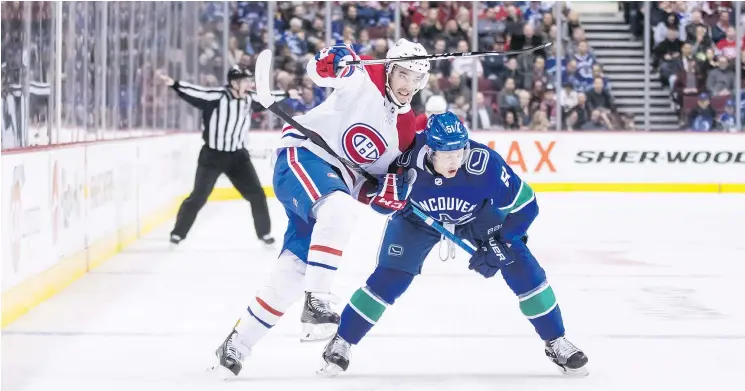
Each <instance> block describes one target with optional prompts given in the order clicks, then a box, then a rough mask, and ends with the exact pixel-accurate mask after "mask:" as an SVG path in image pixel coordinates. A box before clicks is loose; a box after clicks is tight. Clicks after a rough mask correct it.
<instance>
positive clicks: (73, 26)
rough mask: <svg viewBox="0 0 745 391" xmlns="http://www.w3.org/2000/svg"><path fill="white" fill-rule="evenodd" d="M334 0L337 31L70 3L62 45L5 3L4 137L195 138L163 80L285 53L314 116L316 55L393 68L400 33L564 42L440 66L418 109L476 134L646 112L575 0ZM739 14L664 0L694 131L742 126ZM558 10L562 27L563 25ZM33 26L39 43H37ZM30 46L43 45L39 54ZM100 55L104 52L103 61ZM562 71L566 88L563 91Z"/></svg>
mask: <svg viewBox="0 0 745 391" xmlns="http://www.w3.org/2000/svg"><path fill="white" fill-rule="evenodd" d="M328 4H331V5H330V10H331V11H330V20H331V23H330V26H329V25H327V23H326V18H327V17H328V15H327V12H328V9H327V8H326V7H327V3H325V2H288V1H283V2H276V3H272V4H270V3H269V2H261V1H259V2H249V1H231V2H210V1H207V2H194V3H189V2H187V3H178V2H177V3H147V2H142V3H137V2H134V3H132V2H108V3H106V4H104V3H103V2H93V3H85V2H79V1H78V2H62V3H61V7H62V8H61V16H62V21H60V23H61V29H62V32H63V37H56V34H55V33H54V28H53V27H54V23H52V22H53V18H54V17H55V15H56V13H55V11H54V9H53V8H52V3H51V2H38V3H23V2H4V3H3V7H2V8H3V12H2V26H3V27H2V35H3V45H2V59H3V64H2V65H3V71H2V76H3V103H4V104H3V129H2V131H3V136H4V140H8V141H9V142H11V141H12V143H20V144H24V143H28V141H27V133H33V132H36V133H37V134H40V133H44V132H45V131H44V130H43V128H50V129H51V128H52V127H55V126H63V127H69V128H74V129H83V132H86V131H87V132H91V131H95V130H96V129H102V128H105V129H114V130H116V129H130V130H131V129H140V128H141V129H153V128H154V129H187V130H192V129H191V128H190V124H196V121H195V117H194V116H195V114H194V113H193V112H192V111H191V110H186V107H185V105H184V104H183V102H180V101H179V100H178V99H175V98H173V97H172V96H171V95H169V94H168V91H167V89H166V88H165V87H164V86H161V85H159V84H158V83H157V82H156V80H157V78H156V77H155V75H156V74H157V73H165V74H170V75H173V76H174V77H177V78H182V79H185V80H189V81H192V82H196V83H200V84H203V85H207V86H218V85H221V84H223V83H224V78H225V70H226V69H227V68H228V67H229V66H232V65H235V64H239V65H243V66H246V67H249V68H252V67H253V64H254V61H255V57H256V55H257V54H258V53H259V52H260V51H261V50H263V49H265V48H268V47H271V48H273V49H274V51H275V63H274V70H275V71H274V72H275V73H274V79H275V86H276V87H277V89H280V90H284V91H288V93H289V94H288V95H289V98H288V99H286V100H285V101H284V102H283V105H285V108H286V110H287V111H290V112H291V113H293V114H301V113H304V112H307V111H308V110H310V109H312V108H313V107H315V106H317V105H318V104H320V103H321V102H323V101H324V99H325V98H326V95H327V94H328V93H329V91H328V90H326V89H323V88H319V87H318V86H315V85H314V84H313V82H312V81H311V80H310V78H309V77H308V76H306V75H305V65H306V63H307V61H308V60H309V59H310V58H311V57H312V56H313V55H314V53H315V52H316V51H318V50H319V49H321V48H323V47H325V46H327V45H328V44H329V43H333V42H335V41H337V40H342V41H344V42H345V43H347V44H349V45H351V46H352V47H353V48H354V50H355V51H356V52H357V53H358V54H360V55H368V56H372V57H374V58H383V57H385V55H386V52H387V51H388V48H389V47H390V46H391V45H393V43H394V42H395V38H396V36H397V32H398V33H399V34H400V36H401V37H405V38H408V39H409V40H412V41H414V42H419V43H421V44H422V45H423V46H424V47H425V48H426V49H427V51H428V52H429V53H445V52H467V51H507V50H519V49H524V48H529V47H533V46H537V45H540V44H542V43H545V42H554V43H556V42H557V40H559V39H561V40H562V47H563V50H562V53H561V54H560V55H559V54H557V52H556V50H557V45H552V46H550V47H549V48H548V49H546V50H543V51H535V52H532V53H526V54H521V55H517V56H509V57H505V56H491V57H482V58H478V59H474V58H457V59H452V60H441V61H435V62H432V76H431V77H430V78H429V84H428V85H427V86H426V88H424V89H423V90H422V91H420V92H419V94H417V96H416V97H415V100H414V102H413V105H412V106H413V108H414V111H415V112H416V113H417V114H419V113H423V112H425V106H426V103H427V102H428V101H429V100H430V99H431V98H432V97H438V99H437V100H438V101H439V98H441V97H442V98H445V100H446V102H447V104H448V109H449V110H451V111H453V112H455V113H456V114H458V115H459V116H460V117H461V118H462V119H463V120H464V121H465V122H466V123H467V124H468V126H469V127H471V128H473V129H497V130H556V129H562V130H565V131H582V130H621V129H634V118H633V115H632V114H631V113H624V112H620V111H619V110H618V108H617V105H616V104H615V102H614V101H615V99H614V97H613V88H612V83H610V81H609V79H608V77H607V76H605V73H604V71H603V66H602V64H600V63H599V62H598V60H597V59H596V57H595V55H594V54H593V47H592V46H591V45H590V43H589V42H588V40H587V39H586V38H587V37H586V34H585V30H584V28H583V25H582V23H581V21H580V17H579V14H578V13H577V12H576V10H574V9H572V5H571V3H570V2H553V1H484V2H478V3H476V4H475V7H474V3H473V2H454V1H417V2H411V1H408V2H407V1H403V2H393V1H369V2H349V1H335V2H332V3H328ZM620 4H621V6H622V9H623V11H624V14H625V16H626V18H627V21H628V23H629V24H630V26H631V31H632V32H633V34H634V35H635V36H636V37H637V39H643V36H644V21H645V18H646V17H647V16H646V15H645V12H644V7H643V4H644V3H642V2H621V3H620ZM733 4H734V2H729V1H688V2H684V1H676V2H669V1H660V2H652V3H651V12H650V15H649V18H650V20H649V22H650V26H651V28H652V30H651V31H650V36H651V40H650V41H651V42H650V43H649V47H650V50H651V57H652V59H653V63H652V66H653V68H654V69H653V73H654V74H655V75H659V79H658V80H657V82H659V83H660V84H661V85H662V86H663V87H665V88H667V89H669V91H670V97H671V105H672V106H673V107H674V110H675V111H676V112H677V113H678V116H679V120H680V127H681V128H682V129H693V130H697V131H709V130H723V131H736V129H735V123H736V121H735V115H736V114H738V111H739V112H741V113H742V114H741V115H743V116H745V104H743V105H742V106H741V107H739V108H738V107H735V102H736V99H735V96H734V92H735V90H736V86H737V84H740V85H741V86H743V87H745V82H743V80H736V77H735V74H736V72H735V70H736V69H737V68H738V67H739V68H740V69H742V70H743V73H745V51H744V52H743V53H742V54H741V56H740V57H741V60H740V63H735V62H736V61H735V60H736V58H737V54H738V53H737V42H738V41H742V43H743V47H745V37H742V36H741V37H738V36H737V34H736V29H735V26H736V23H743V22H744V20H743V18H742V17H741V16H740V15H735V12H734V10H735V8H734V7H733ZM556 7H561V8H560V9H558V10H557V9H556ZM27 8H28V9H27ZM556 11H558V13H560V14H561V15H562V18H563V21H562V23H561V26H562V27H561V31H559V28H558V24H557V21H556V20H555V15H556ZM270 13H271V14H270ZM29 15H30V16H29ZM26 18H30V20H28V21H27V20H26ZM399 21H400V25H398V26H397V22H399ZM270 29H271V34H270ZM742 30H743V31H745V28H743V29H742ZM27 31H28V32H30V34H31V35H30V36H29V37H25V36H24V34H26V32H27ZM327 31H329V32H330V36H327ZM104 36H105V37H107V38H106V41H107V44H106V45H103V44H102V40H103V38H101V37H104ZM58 39H60V40H61V49H62V56H61V57H62V69H61V71H62V74H61V75H60V81H61V83H60V86H61V89H62V91H61V94H62V99H61V104H62V107H60V108H56V109H59V110H60V111H61V121H62V123H61V124H56V125H54V126H53V125H50V122H49V121H50V119H54V118H55V116H54V115H50V114H51V110H53V109H55V108H54V107H53V101H54V100H53V99H49V95H50V91H52V90H51V89H50V86H52V85H54V83H55V79H54V77H53V74H54V71H55V67H54V66H53V65H54V63H55V61H54V53H55V50H56V49H55V47H56V40H58ZM270 41H271V42H270ZM474 43H475V44H474ZM24 45H29V47H28V48H26V49H27V50H26V51H25V53H27V57H26V58H25V59H24V56H23V53H24V48H25V46H24ZM102 48H105V51H106V52H105V53H98V51H99V50H102ZM24 61H25V63H24ZM557 73H558V74H559V75H560V77H561V80H562V83H561V85H556V84H555V80H556V76H557ZM26 81H28V84H25V82H26ZM25 89H28V90H25ZM26 95H28V99H26V98H25V96H26ZM742 98H743V99H742V101H743V102H745V96H743V97H742ZM26 102H27V103H26ZM559 102H561V103H560V104H559ZM26 105H28V107H26ZM472 105H475V106H476V107H475V110H474V108H473V106H472ZM559 113H560V114H561V115H559ZM639 114H640V113H637V115H639ZM272 118H273V117H272V116H271V115H270V114H269V113H266V112H264V113H256V114H254V117H253V118H252V122H253V124H252V127H253V128H261V129H276V128H278V127H279V126H280V125H281V124H280V123H279V122H278V121H279V120H278V119H277V118H274V122H271V120H272ZM557 122H560V123H557ZM742 122H745V121H742ZM22 129H30V131H25V130H24V131H22ZM71 141H74V140H71ZM4 146H5V144H4Z"/></svg>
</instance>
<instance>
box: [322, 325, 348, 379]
mask: <svg viewBox="0 0 745 391" xmlns="http://www.w3.org/2000/svg"><path fill="white" fill-rule="evenodd" d="M351 350H352V345H351V344H350V343H349V342H347V341H345V340H344V338H342V337H340V336H339V334H336V335H334V338H333V339H332V340H331V341H329V343H328V344H327V345H326V349H324V351H323V367H322V368H321V369H320V370H318V371H317V372H316V373H317V374H318V375H320V376H325V377H334V376H336V375H338V374H340V373H342V372H344V371H346V370H347V368H349V358H350V356H351Z"/></svg>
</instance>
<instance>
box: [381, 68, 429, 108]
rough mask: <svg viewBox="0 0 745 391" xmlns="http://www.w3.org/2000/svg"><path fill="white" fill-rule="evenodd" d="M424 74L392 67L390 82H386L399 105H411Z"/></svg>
mask: <svg viewBox="0 0 745 391" xmlns="http://www.w3.org/2000/svg"><path fill="white" fill-rule="evenodd" d="M423 78H424V74H423V73H421V72H415V71H412V70H410V69H406V68H403V67H400V66H394V68H393V71H391V75H390V80H389V81H388V84H389V86H390V87H391V90H392V91H393V94H394V95H395V96H396V99H398V101H399V102H400V103H401V104H408V103H411V98H412V97H413V96H414V93H415V92H416V89H417V87H419V83H421V82H422V79H423Z"/></svg>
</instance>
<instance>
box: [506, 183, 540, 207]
mask: <svg viewBox="0 0 745 391" xmlns="http://www.w3.org/2000/svg"><path fill="white" fill-rule="evenodd" d="M534 199H535V193H534V192H533V188H531V187H530V185H528V184H527V183H525V182H524V181H520V188H519V189H518V190H517V194H515V198H514V199H512V202H511V203H510V204H509V205H507V206H503V207H501V208H499V210H501V211H504V212H507V213H517V212H519V211H520V209H522V208H524V207H525V205H528V204H529V203H530V202H531V201H533V200H534Z"/></svg>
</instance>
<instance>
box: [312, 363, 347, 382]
mask: <svg viewBox="0 0 745 391" xmlns="http://www.w3.org/2000/svg"><path fill="white" fill-rule="evenodd" d="M342 372H344V370H343V369H341V367H340V366H338V365H336V364H332V363H328V362H325V361H324V366H323V367H322V368H321V369H319V370H317V371H316V375H318V376H321V377H326V378H332V377H336V375H338V374H340V373H342Z"/></svg>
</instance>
